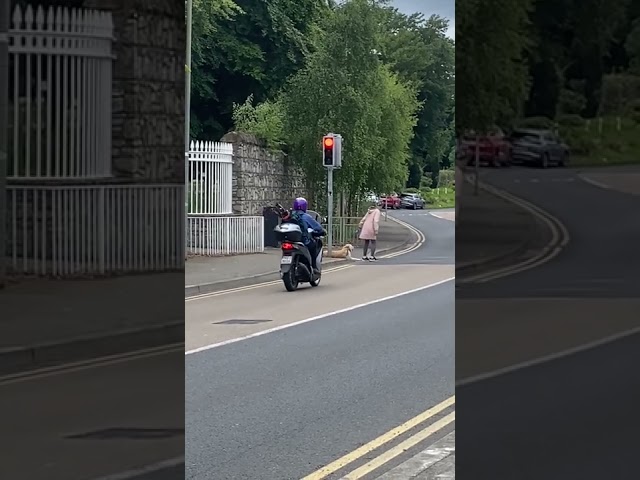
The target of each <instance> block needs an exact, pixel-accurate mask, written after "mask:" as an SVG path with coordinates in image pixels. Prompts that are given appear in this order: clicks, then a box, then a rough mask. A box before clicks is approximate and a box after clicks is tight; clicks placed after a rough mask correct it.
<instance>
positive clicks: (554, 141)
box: [509, 128, 569, 168]
mask: <svg viewBox="0 0 640 480" xmlns="http://www.w3.org/2000/svg"><path fill="white" fill-rule="evenodd" d="M509 140H510V142H511V159H512V161H513V163H521V164H525V165H536V166H538V167H540V168H547V167H549V166H551V165H558V166H561V167H564V166H566V165H568V163H569V146H568V145H566V144H565V143H564V142H563V141H562V140H560V138H559V137H558V136H557V135H556V134H555V133H554V132H552V131H551V130H537V129H525V128H518V129H515V130H514V131H513V132H512V133H511V135H510V136H509Z"/></svg>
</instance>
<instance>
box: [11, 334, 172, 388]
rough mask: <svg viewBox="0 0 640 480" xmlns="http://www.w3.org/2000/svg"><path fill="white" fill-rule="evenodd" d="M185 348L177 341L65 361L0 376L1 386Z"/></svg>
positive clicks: (155, 355)
mask: <svg viewBox="0 0 640 480" xmlns="http://www.w3.org/2000/svg"><path fill="white" fill-rule="evenodd" d="M183 350H184V343H175V344H171V345H162V346H159V347H151V348H145V349H142V350H135V351H133V352H126V353H121V354H117V355H109V356H106V357H98V358H92V359H88V360H83V361H79V362H73V363H64V364H62V365H56V366H54V367H46V368H39V369H37V370H29V371H27V372H21V373H14V374H10V375H5V376H2V377H0V387H1V386H4V385H9V384H12V383H18V382H26V381H29V380H38V379H41V378H45V377H51V376H54V375H62V374H66V373H73V372H79V371H82V370H89V369H91V368H100V367H108V366H111V365H116V364H118V363H123V362H128V361H131V360H142V359H144V358H150V357H157V356H160V355H166V354H168V353H178V352H179V351H183Z"/></svg>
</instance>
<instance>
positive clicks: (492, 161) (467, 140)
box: [460, 127, 511, 167]
mask: <svg viewBox="0 0 640 480" xmlns="http://www.w3.org/2000/svg"><path fill="white" fill-rule="evenodd" d="M460 147H461V150H462V151H461V152H460V154H461V156H463V157H464V160H465V161H466V163H467V165H475V162H476V135H475V133H473V132H468V133H466V134H465V135H464V136H463V137H462V142H461V145H460ZM480 165H488V166H490V167H508V166H510V165H511V145H510V144H509V141H508V139H507V137H506V135H505V134H504V132H503V131H502V130H501V129H500V128H498V127H494V128H493V129H492V130H491V131H490V132H489V134H488V135H485V136H480Z"/></svg>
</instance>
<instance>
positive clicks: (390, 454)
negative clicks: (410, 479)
mask: <svg viewBox="0 0 640 480" xmlns="http://www.w3.org/2000/svg"><path fill="white" fill-rule="evenodd" d="M455 419H456V412H451V413H450V414H449V415H447V416H445V417H442V418H441V419H440V420H438V421H437V422H434V423H432V424H431V425H429V426H428V427H427V428H425V429H424V430H421V431H419V432H418V433H416V434H415V435H413V436H411V437H409V438H407V439H406V440H404V441H403V442H401V443H399V444H398V445H396V446H395V447H393V448H391V449H389V450H387V451H386V452H384V453H383V454H381V455H380V456H379V457H376V458H374V459H373V460H371V461H369V462H367V463H366V464H364V465H362V466H361V467H360V468H357V469H356V470H354V471H353V472H351V473H349V474H348V475H346V476H344V477H343V479H342V480H359V479H361V478H363V477H365V476H367V475H368V474H370V473H371V472H373V471H374V470H377V469H378V468H380V467H382V466H383V465H384V464H386V463H389V462H390V461H391V460H393V459H394V458H396V457H398V456H399V455H402V454H403V453H404V452H406V451H407V450H409V449H411V448H413V447H415V446H416V445H418V444H419V443H420V442H422V441H424V440H426V439H427V438H429V437H430V436H431V435H433V434H434V433H437V432H439V431H440V430H442V429H443V428H445V427H446V426H447V425H449V424H451V423H453V422H454V421H455Z"/></svg>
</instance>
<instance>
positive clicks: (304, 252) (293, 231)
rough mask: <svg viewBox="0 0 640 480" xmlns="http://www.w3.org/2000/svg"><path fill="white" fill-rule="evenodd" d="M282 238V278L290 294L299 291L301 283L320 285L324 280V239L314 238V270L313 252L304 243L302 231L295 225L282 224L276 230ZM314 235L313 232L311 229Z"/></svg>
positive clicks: (310, 230)
mask: <svg viewBox="0 0 640 480" xmlns="http://www.w3.org/2000/svg"><path fill="white" fill-rule="evenodd" d="M275 231H276V232H277V233H278V234H279V235H280V236H281V238H282V242H281V248H282V258H281V259H280V278H282V281H283V283H284V286H285V288H286V289H287V291H289V292H293V291H295V290H297V289H298V286H299V285H300V284H301V283H309V284H311V286H312V287H317V286H318V285H320V280H321V279H322V237H314V239H313V240H314V241H315V242H316V251H317V252H318V254H317V256H316V267H317V269H316V270H315V271H314V270H313V268H312V265H313V262H312V261H311V252H309V249H308V248H307V247H306V246H305V244H304V243H302V230H301V229H300V227H299V226H298V225H296V224H294V223H282V224H280V225H278V226H277V227H276V228H275ZM309 234H310V235H313V230H312V229H309Z"/></svg>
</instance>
